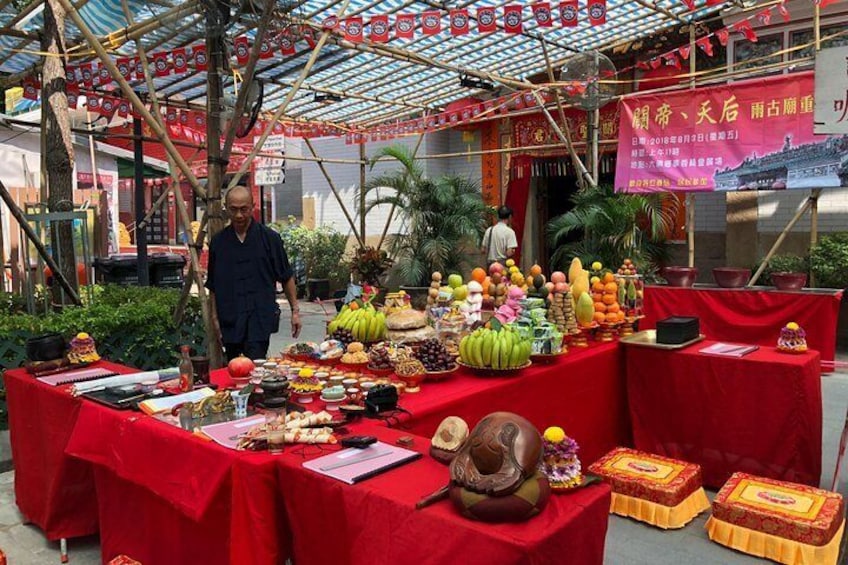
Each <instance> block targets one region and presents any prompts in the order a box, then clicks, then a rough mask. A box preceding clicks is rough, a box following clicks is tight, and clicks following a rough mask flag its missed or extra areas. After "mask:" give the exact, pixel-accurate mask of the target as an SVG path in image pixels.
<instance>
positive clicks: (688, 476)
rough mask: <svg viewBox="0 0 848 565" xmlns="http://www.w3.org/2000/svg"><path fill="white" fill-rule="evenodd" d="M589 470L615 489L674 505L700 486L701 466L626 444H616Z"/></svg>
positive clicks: (625, 493)
mask: <svg viewBox="0 0 848 565" xmlns="http://www.w3.org/2000/svg"><path fill="white" fill-rule="evenodd" d="M589 471H591V472H592V473H594V474H596V475H600V476H601V477H603V478H604V479H605V480H606V481H607V482H609V483H610V485H612V490H613V492H615V493H618V494H623V495H625V496H630V497H633V498H640V499H642V500H647V501H650V502H655V503H657V504H660V505H662V506H677V505H678V504H680V503H681V502H683V501H684V500H685V499H686V498H687V497H689V496H690V495H691V494H692V493H694V492H695V491H697V490H698V489H700V488H701V467H700V465H696V464H694V463H686V462H685V461H678V460H676V459H669V458H668V457H662V456H659V455H652V454H650V453H645V452H643V451H637V450H635V449H628V448H626V447H616V448H615V449H613V450H612V451H610V452H609V453H607V454H606V455H604V456H603V457H601V458H600V459H598V460H597V461H595V462H594V463H593V464H592V465H590V466H589Z"/></svg>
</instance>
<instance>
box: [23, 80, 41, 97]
mask: <svg viewBox="0 0 848 565" xmlns="http://www.w3.org/2000/svg"><path fill="white" fill-rule="evenodd" d="M21 86H23V89H24V98H26V99H27V100H38V89H39V88H41V85H40V84H38V79H36V78H35V77H26V78H25V79H24V81H23V84H22V85H21Z"/></svg>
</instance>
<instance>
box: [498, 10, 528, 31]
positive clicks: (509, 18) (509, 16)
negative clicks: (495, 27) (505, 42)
mask: <svg viewBox="0 0 848 565" xmlns="http://www.w3.org/2000/svg"><path fill="white" fill-rule="evenodd" d="M523 8H524V6H523V5H522V4H508V5H506V6H504V17H503V22H504V31H505V32H507V33H521V31H522V17H521V11H522V9H523Z"/></svg>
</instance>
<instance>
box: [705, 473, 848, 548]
mask: <svg viewBox="0 0 848 565" xmlns="http://www.w3.org/2000/svg"><path fill="white" fill-rule="evenodd" d="M844 512H845V510H844V502H843V500H842V496H841V495H840V494H838V493H835V492H830V491H826V490H822V489H819V488H815V487H811V486H807V485H799V484H796V483H789V482H785V481H778V480H775V479H767V478H764V477H756V476H754V475H748V474H746V473H734V474H733V476H732V477H730V479H728V481H727V482H726V483H725V484H724V486H723V487H721V490H720V491H719V493H718V494H717V495H716V497H715V500H714V501H713V516H715V517H716V518H717V519H719V520H722V521H724V522H727V523H730V524H734V525H736V526H741V527H743V528H748V529H750V530H755V531H758V532H764V533H767V534H770V535H773V536H778V537H782V538H785V539H789V540H793V541H797V542H800V543H805V544H809V545H816V546H822V545H826V544H827V543H828V542H830V541H831V540H832V539H833V536H834V535H835V534H836V532H837V530H839V527H840V526H841V525H842V520H843V515H844Z"/></svg>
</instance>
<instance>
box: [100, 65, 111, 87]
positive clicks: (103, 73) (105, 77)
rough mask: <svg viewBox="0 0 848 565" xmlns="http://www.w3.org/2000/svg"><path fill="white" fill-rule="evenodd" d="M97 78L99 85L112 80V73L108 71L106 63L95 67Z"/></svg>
mask: <svg viewBox="0 0 848 565" xmlns="http://www.w3.org/2000/svg"><path fill="white" fill-rule="evenodd" d="M97 78H98V81H99V83H100V86H101V87H102V86H106V85H108V84H110V83H111V82H112V75H111V74H110V73H109V69H107V68H106V65H100V67H99V68H98V69H97Z"/></svg>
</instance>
